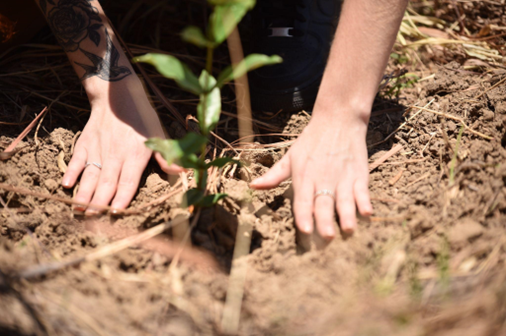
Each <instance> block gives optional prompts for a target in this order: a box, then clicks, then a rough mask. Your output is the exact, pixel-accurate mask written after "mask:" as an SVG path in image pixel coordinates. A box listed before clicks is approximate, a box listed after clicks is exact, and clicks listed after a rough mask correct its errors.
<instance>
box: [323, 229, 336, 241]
mask: <svg viewBox="0 0 506 336" xmlns="http://www.w3.org/2000/svg"><path fill="white" fill-rule="evenodd" d="M335 236H336V232H335V231H334V229H333V228H328V229H327V230H326V232H325V237H324V238H325V239H327V240H332V239H334V237H335Z"/></svg>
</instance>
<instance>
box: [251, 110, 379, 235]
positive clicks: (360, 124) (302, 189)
mask: <svg viewBox="0 0 506 336" xmlns="http://www.w3.org/2000/svg"><path fill="white" fill-rule="evenodd" d="M329 119H330V120H329ZM366 132H367V121H365V120H364V119H363V118H359V117H357V116H356V115H355V114H353V113H350V114H348V115H347V116H344V117H343V116H341V117H339V119H338V116H336V115H334V116H328V117H323V116H321V115H320V117H317V114H314V117H313V118H312V119H311V121H310V123H309V125H308V126H307V127H306V128H305V129H304V131H303V132H302V134H301V135H300V136H299V138H298V139H297V141H296V142H295V143H294V144H293V146H292V148H290V150H289V151H288V152H287V153H286V155H285V156H284V157H283V158H282V159H281V161H279V162H278V163H277V164H276V165H274V166H273V167H272V168H271V169H270V171H269V172H267V173H266V174H265V175H264V176H262V177H260V178H258V179H256V180H254V181H253V182H251V184H250V185H251V187H252V188H255V189H270V188H274V187H276V186H278V185H279V184H280V183H281V182H282V181H284V180H286V179H287V178H289V177H290V176H291V177H292V183H293V187H294V193H295V196H294V202H293V212H294V216H295V221H296V225H297V227H298V228H299V230H300V231H301V232H302V233H305V234H311V233H312V232H313V229H314V220H313V216H314V219H315V220H316V228H317V230H318V232H319V234H320V236H321V237H323V238H325V239H328V240H330V239H332V238H334V236H335V234H336V232H335V229H334V224H333V223H334V213H335V211H337V213H338V215H339V223H340V226H341V230H343V231H344V232H347V233H352V232H353V231H354V230H355V228H356V225H357V220H356V207H358V210H359V212H360V214H361V215H363V216H370V215H371V214H372V205H371V202H370V198H369V189H368V183H369V170H368V160H367V147H366V143H365V136H366ZM321 190H329V191H332V192H334V193H335V200H334V197H332V196H331V195H320V196H318V197H316V198H315V193H316V192H318V191H321ZM355 204H356V205H355Z"/></svg>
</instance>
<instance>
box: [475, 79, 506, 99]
mask: <svg viewBox="0 0 506 336" xmlns="http://www.w3.org/2000/svg"><path fill="white" fill-rule="evenodd" d="M504 82H506V77H504V78H503V79H501V80H500V81H499V82H497V83H495V84H494V85H493V86H491V87H489V88H488V89H486V90H485V91H483V92H482V93H480V94H479V95H477V96H476V97H474V98H473V99H474V100H476V99H479V98H481V97H483V96H484V95H485V93H487V92H488V91H490V90H493V89H495V88H496V87H498V86H499V85H501V84H502V83H504Z"/></svg>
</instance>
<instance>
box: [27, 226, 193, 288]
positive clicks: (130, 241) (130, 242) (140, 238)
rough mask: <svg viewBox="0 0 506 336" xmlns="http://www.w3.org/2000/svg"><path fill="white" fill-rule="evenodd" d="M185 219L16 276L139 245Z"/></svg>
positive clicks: (42, 272) (37, 273)
mask: <svg viewBox="0 0 506 336" xmlns="http://www.w3.org/2000/svg"><path fill="white" fill-rule="evenodd" d="M186 220H188V218H181V219H179V220H177V221H169V222H166V223H162V224H159V225H157V226H155V227H152V228H150V229H147V230H145V231H143V232H141V233H139V234H137V235H134V236H130V237H127V238H124V239H121V240H118V241H116V242H113V243H111V244H108V245H106V246H104V247H101V248H99V249H96V250H95V251H93V252H91V253H89V254H87V255H84V256H81V257H76V258H72V259H68V260H64V261H62V262H54V263H48V264H43V265H37V266H34V267H32V268H29V269H27V270H24V271H22V272H20V273H19V274H18V277H19V278H22V279H31V278H35V277H38V276H42V275H45V274H48V273H50V272H53V271H57V270H61V269H64V268H66V267H69V266H75V265H79V264H81V263H83V262H90V261H93V260H98V259H100V258H103V257H106V256H109V255H112V254H115V253H118V252H120V251H122V250H124V249H126V248H128V247H130V246H135V245H139V244H140V243H142V242H144V241H146V240H148V239H150V238H153V237H155V236H157V235H159V234H161V233H162V232H164V231H165V230H167V229H170V228H172V227H173V226H175V225H178V224H180V223H183V222H184V221H186Z"/></svg>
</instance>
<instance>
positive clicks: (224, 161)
mask: <svg viewBox="0 0 506 336" xmlns="http://www.w3.org/2000/svg"><path fill="white" fill-rule="evenodd" d="M228 163H234V164H238V165H240V164H241V162H240V161H238V160H234V159H232V158H229V157H222V158H218V159H215V160H213V161H211V162H209V163H208V164H207V165H206V168H209V167H218V168H221V167H223V166H225V165H226V164H228Z"/></svg>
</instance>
